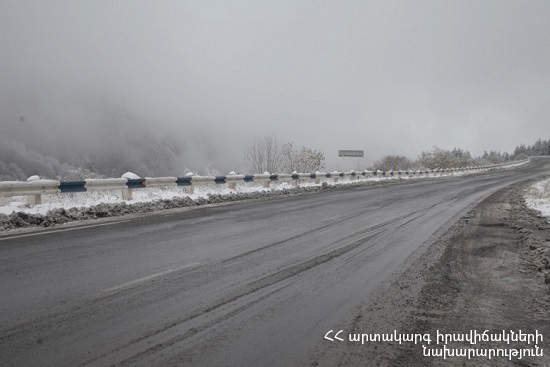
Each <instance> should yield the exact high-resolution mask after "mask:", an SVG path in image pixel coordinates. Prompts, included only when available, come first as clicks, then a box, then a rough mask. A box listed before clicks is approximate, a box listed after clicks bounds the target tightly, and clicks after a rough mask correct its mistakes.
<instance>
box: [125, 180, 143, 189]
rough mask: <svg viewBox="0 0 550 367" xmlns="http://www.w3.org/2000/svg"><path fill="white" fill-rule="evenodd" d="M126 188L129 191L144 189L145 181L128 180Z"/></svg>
mask: <svg viewBox="0 0 550 367" xmlns="http://www.w3.org/2000/svg"><path fill="white" fill-rule="evenodd" d="M126 186H128V188H129V189H143V188H144V187H145V179H144V178H135V179H128V182H126Z"/></svg>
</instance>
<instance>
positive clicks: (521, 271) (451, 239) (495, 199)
mask: <svg viewBox="0 0 550 367" xmlns="http://www.w3.org/2000/svg"><path fill="white" fill-rule="evenodd" d="M524 187H525V183H523V184H516V185H512V186H510V187H507V188H505V189H502V190H500V191H498V192H496V193H495V194H493V195H491V196H490V197H488V198H487V199H485V200H484V201H482V202H481V203H480V204H479V205H478V206H476V207H475V208H474V209H473V210H471V211H470V212H469V213H468V214H467V215H465V216H464V217H462V218H461V219H460V220H459V221H458V222H456V223H455V224H454V225H452V226H451V227H450V229H449V230H448V231H446V232H445V234H444V235H443V236H441V237H440V238H439V239H438V240H436V241H435V242H434V243H433V244H431V245H430V246H429V248H428V249H427V250H426V251H425V252H423V254H422V256H421V257H420V258H418V259H417V260H416V261H415V262H414V263H413V264H411V266H409V268H408V269H407V270H405V271H404V272H403V273H401V274H400V275H399V276H398V277H397V278H396V279H395V280H394V281H393V282H392V284H391V285H389V286H388V285H386V286H384V287H381V289H382V288H383V289H384V291H383V292H382V291H381V292H378V294H377V295H376V297H374V298H372V299H371V301H370V302H368V304H366V305H363V306H362V307H360V308H358V309H357V313H356V317H355V319H354V320H353V321H352V322H350V324H349V325H347V328H346V330H345V332H346V334H353V335H355V334H362V333H364V334H391V333H394V332H396V333H398V334H399V333H401V334H412V333H415V334H420V335H428V334H429V335H430V336H431V339H432V343H431V345H428V344H427V343H426V342H419V343H417V344H415V343H409V342H403V343H401V344H400V343H397V342H368V341H367V342H365V343H360V342H351V341H349V340H346V341H345V342H342V343H330V344H325V345H326V346H327V349H325V350H324V351H319V350H318V351H314V352H313V353H312V358H311V361H312V362H311V363H312V365H319V366H324V365H327V366H328V365H338V366H355V365H365V364H367V365H369V366H371V365H372V366H427V365H428V366H429V365H433V366H463V365H467V366H487V365H491V366H492V365H495V366H503V365H522V366H547V365H550V358H548V356H546V355H545V356H543V357H529V356H525V357H523V358H521V360H519V359H518V358H517V357H515V358H512V359H511V360H510V358H507V357H494V358H491V359H490V360H489V359H488V358H487V357H473V358H472V359H467V358H465V357H448V358H446V359H443V357H427V356H425V355H424V354H425V353H426V351H427V350H426V349H423V347H422V345H424V346H425V347H428V348H442V347H443V345H434V343H435V339H436V335H437V331H439V332H440V333H442V334H447V333H449V334H468V333H470V331H472V330H475V331H477V332H479V333H483V332H484V331H485V330H489V333H501V334H502V332H503V331H506V332H507V333H509V332H510V331H514V332H519V331H520V330H521V331H522V332H524V333H526V332H527V333H533V334H535V331H538V332H539V333H541V334H542V335H543V337H544V338H546V339H544V341H543V342H542V343H539V344H538V347H539V348H542V349H543V350H544V349H546V350H548V347H547V344H549V343H548V341H547V338H550V321H548V320H550V288H549V284H548V283H547V282H550V259H549V257H550V225H549V223H548V221H547V220H546V219H545V218H542V217H540V216H539V215H538V213H537V212H535V211H533V210H531V209H528V208H527V207H526V205H525V203H524V201H523V198H522V193H523V190H524ZM447 347H449V348H460V349H465V348H470V349H479V348H486V349H507V350H511V349H513V348H533V345H530V346H528V345H526V343H510V344H507V343H506V342H490V341H489V342H486V343H485V342H484V343H477V344H475V345H472V344H471V343H468V342H466V341H464V342H449V343H448V344H447Z"/></svg>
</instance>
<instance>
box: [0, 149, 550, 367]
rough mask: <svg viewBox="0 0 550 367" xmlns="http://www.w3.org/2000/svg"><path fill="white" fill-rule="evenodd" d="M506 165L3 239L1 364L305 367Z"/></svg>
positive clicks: (492, 186)
mask: <svg viewBox="0 0 550 367" xmlns="http://www.w3.org/2000/svg"><path fill="white" fill-rule="evenodd" d="M546 162H547V161H546V160H539V161H535V162H532V163H529V164H527V165H525V166H521V167H518V168H514V169H509V170H503V171H498V172H492V173H486V174H478V175H471V176H464V177H451V178H442V179H437V180H426V181H417V182H410V183H406V184H399V185H387V186H384V187H374V188H372V187H371V188H365V189H362V188H361V189H357V188H356V189H350V190H343V191H331V192H322V193H318V194H312V195H303V196H298V197H292V198H283V199H275V200H269V201H260V202H249V203H237V204H232V205H225V206H217V207H210V208H198V209H192V210H187V211H184V212H178V213H159V214H158V215H155V216H147V217H143V218H137V219H130V220H127V221H124V218H117V219H116V221H120V220H121V219H122V220H123V221H122V222H113V223H112V224H108V225H102V226H90V227H82V228H78V229H74V230H70V231H67V230H63V228H59V229H53V230H49V231H46V232H43V233H41V232H36V235H32V236H24V237H21V236H18V235H10V234H9V233H6V234H3V235H2V236H0V295H2V296H1V297H0V365H1V366H83V365H85V366H88V365H90V366H108V365H123V366H124V365H128V366H170V365H174V366H180V365H183V366H187V365H188V366H302V365H308V364H309V363H310V360H309V357H308V356H309V354H310V351H311V350H312V349H313V348H317V349H318V348H322V346H323V343H328V341H326V340H324V339H323V336H324V335H325V333H326V332H327V331H328V330H330V329H332V328H333V325H337V324H339V323H342V322H346V321H347V320H350V319H351V318H353V315H354V310H356V308H357V307H358V306H360V305H362V304H364V303H365V302H368V300H369V297H370V296H371V295H372V294H373V292H374V291H376V290H379V289H380V288H383V287H385V286H387V287H388V289H387V291H388V292H391V289H390V286H389V285H388V284H389V280H390V279H392V277H394V276H396V274H398V273H399V271H400V270H401V269H402V266H403V264H404V262H405V261H406V260H407V258H408V257H409V256H410V255H411V254H413V253H414V252H415V251H417V252H418V251H423V250H424V249H425V248H426V244H429V243H430V242H431V241H433V240H434V239H435V238H436V237H437V235H438V234H439V233H440V232H441V230H442V228H445V226H448V225H449V224H450V223H453V222H454V221H456V220H457V219H458V218H459V217H460V216H461V215H462V214H464V213H465V212H466V211H467V210H469V209H471V208H472V206H473V205H475V204H476V203H478V202H479V201H480V200H482V199H484V198H486V197H487V196H489V195H490V194H492V193H494V192H496V191H497V190H498V189H500V188H502V187H506V186H507V185H509V184H511V183H514V182H518V181H521V180H525V179H529V178H533V177H536V176H539V175H544V174H547V173H548V169H549V166H548V165H547V164H546Z"/></svg>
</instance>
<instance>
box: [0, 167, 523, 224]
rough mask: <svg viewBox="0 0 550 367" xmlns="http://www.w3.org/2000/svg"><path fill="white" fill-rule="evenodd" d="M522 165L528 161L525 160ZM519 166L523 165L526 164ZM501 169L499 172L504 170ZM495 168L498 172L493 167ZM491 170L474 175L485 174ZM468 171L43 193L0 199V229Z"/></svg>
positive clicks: (289, 194)
mask: <svg viewBox="0 0 550 367" xmlns="http://www.w3.org/2000/svg"><path fill="white" fill-rule="evenodd" d="M522 163H524V162H522ZM522 163H520V164H522ZM506 168H509V167H501V168H498V169H506ZM493 169H494V168H493ZM488 170H492V169H485V170H480V171H476V173H479V172H484V171H488ZM469 174H471V173H470V172H454V173H453V174H452V175H451V174H439V173H435V174H430V176H429V178H428V177H426V176H425V175H422V176H421V177H417V176H412V177H409V176H408V175H407V174H403V175H402V177H399V176H398V175H397V174H395V175H394V176H390V177H369V178H363V177H362V176H360V177H357V178H347V177H346V178H344V179H340V180H339V181H338V182H333V181H332V179H329V180H326V181H324V182H322V183H321V184H315V183H314V182H312V181H310V180H303V181H302V182H300V184H299V186H298V187H295V186H293V184H292V183H290V182H276V181H275V182H271V185H270V187H269V188H264V187H263V186H262V185H260V184H259V183H258V182H250V183H244V182H243V183H238V184H237V190H236V191H235V190H230V189H229V188H228V187H227V186H226V185H216V184H208V185H200V186H196V187H195V190H194V193H193V194H189V193H187V192H186V190H185V189H184V188H182V187H150V188H145V189H135V190H133V195H132V197H133V200H130V201H124V200H123V199H122V195H121V191H119V190H113V191H89V192H84V193H72V194H57V195H42V204H40V205H35V206H34V207H29V206H28V204H27V203H26V197H24V196H19V197H17V196H16V197H0V231H3V230H9V229H13V228H21V227H34V226H43V227H49V226H52V225H56V224H62V223H67V222H72V221H79V220H85V219H93V218H103V217H114V216H120V215H125V214H130V213H148V212H153V211H157V210H163V209H172V208H182V207H189V206H197V205H208V204H218V203H227V202H233V201H241V200H258V199H266V198H273V197H286V196H293V195H300V194H306V193H313V192H319V191H324V190H340V189H345V188H347V187H354V186H367V185H375V184H384V183H386V182H387V183H389V182H396V181H407V180H417V179H419V178H421V179H430V180H433V179H436V180H437V179H442V178H444V177H451V176H463V175H469Z"/></svg>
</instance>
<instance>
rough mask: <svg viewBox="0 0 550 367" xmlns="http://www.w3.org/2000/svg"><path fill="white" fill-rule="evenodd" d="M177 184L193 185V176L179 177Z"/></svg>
mask: <svg viewBox="0 0 550 367" xmlns="http://www.w3.org/2000/svg"><path fill="white" fill-rule="evenodd" d="M176 184H177V185H178V186H191V177H189V176H186V177H178V178H177V179H176Z"/></svg>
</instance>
